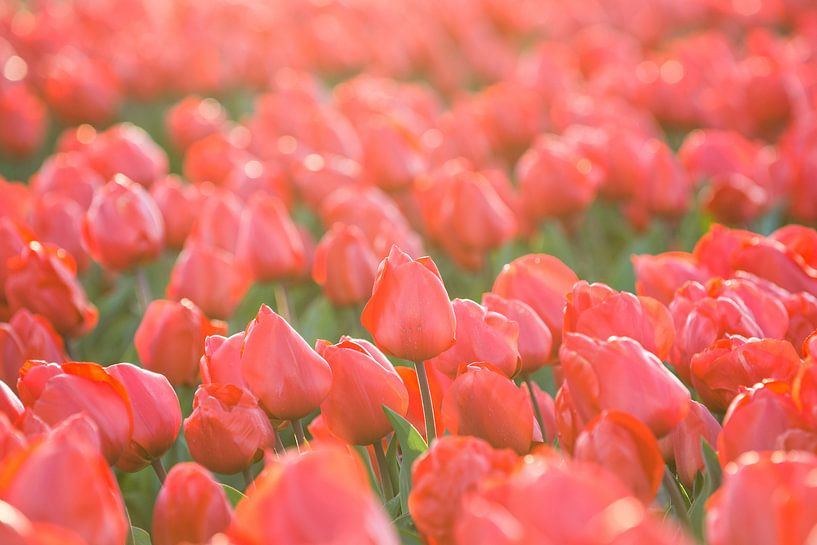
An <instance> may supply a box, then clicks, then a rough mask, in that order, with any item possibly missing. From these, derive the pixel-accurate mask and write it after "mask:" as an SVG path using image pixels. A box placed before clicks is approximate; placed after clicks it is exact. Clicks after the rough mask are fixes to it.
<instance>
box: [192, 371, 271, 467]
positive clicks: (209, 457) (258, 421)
mask: <svg viewBox="0 0 817 545" xmlns="http://www.w3.org/2000/svg"><path fill="white" fill-rule="evenodd" d="M184 438H185V439H186V440H187V446H188V447H189V449H190V455H191V456H192V457H193V459H194V460H195V461H197V462H198V463H200V464H201V465H203V466H204V467H206V468H208V469H210V470H211V471H215V472H217V473H225V474H230V473H238V472H240V471H243V470H244V469H246V468H248V467H249V466H250V465H251V464H252V463H253V462H255V461H257V460H259V459H261V456H262V454H263V450H264V449H265V448H268V447H271V446H272V444H273V442H274V441H275V435H274V432H273V429H272V425H271V424H270V422H269V418H267V415H266V414H264V411H262V410H261V409H260V408H259V407H258V402H257V401H256V400H255V398H254V397H253V396H252V395H250V393H249V392H247V391H246V390H243V389H241V388H239V387H238V386H234V385H232V384H205V385H202V386H199V387H198V389H197V390H196V395H195V397H194V398H193V412H192V413H191V414H190V416H188V417H187V418H186V419H185V421H184Z"/></svg>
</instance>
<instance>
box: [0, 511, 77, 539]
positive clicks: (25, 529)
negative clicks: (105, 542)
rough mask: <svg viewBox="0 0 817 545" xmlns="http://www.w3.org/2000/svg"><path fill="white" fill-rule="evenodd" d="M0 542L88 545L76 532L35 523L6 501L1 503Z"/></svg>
mask: <svg viewBox="0 0 817 545" xmlns="http://www.w3.org/2000/svg"><path fill="white" fill-rule="evenodd" d="M0 541H2V542H3V543H5V544H6V545H87V544H86V543H85V540H83V539H82V538H81V537H80V536H79V535H78V534H77V533H76V532H74V531H72V530H69V529H67V528H61V527H59V526H54V525H52V524H48V523H39V524H38V523H33V522H31V521H30V520H28V518H27V517H26V516H25V515H23V514H22V513H21V512H20V511H18V510H17V509H15V508H14V507H12V506H11V505H9V504H8V503H6V502H4V501H0Z"/></svg>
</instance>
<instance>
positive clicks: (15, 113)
mask: <svg viewBox="0 0 817 545" xmlns="http://www.w3.org/2000/svg"><path fill="white" fill-rule="evenodd" d="M16 58H18V59H20V57H16ZM4 60H5V53H4ZM47 119H48V113H47V111H46V108H45V105H43V103H42V102H41V101H40V99H39V98H37V95H36V94H35V93H34V92H33V89H31V88H30V87H29V86H28V85H24V84H21V83H18V84H9V83H8V82H7V81H6V80H5V78H4V81H3V84H2V85H0V152H2V153H3V155H7V156H10V157H17V158H20V159H22V158H24V157H28V156H29V155H31V154H32V153H34V152H35V151H36V150H37V149H39V148H40V146H42V144H43V138H44V137H45V132H46V127H47Z"/></svg>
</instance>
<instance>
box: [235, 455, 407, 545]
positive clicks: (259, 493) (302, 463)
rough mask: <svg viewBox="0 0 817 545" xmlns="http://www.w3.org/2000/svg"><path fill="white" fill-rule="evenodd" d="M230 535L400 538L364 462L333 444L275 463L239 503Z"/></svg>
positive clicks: (390, 544)
mask: <svg viewBox="0 0 817 545" xmlns="http://www.w3.org/2000/svg"><path fill="white" fill-rule="evenodd" d="M305 513H308V516H304V514H305ZM316 520H319V521H320V524H315V521H316ZM228 536H229V537H230V538H231V539H233V540H235V541H236V542H237V543H241V544H242V545H265V544H267V543H270V542H275V543H280V544H281V545H296V544H297V545H318V544H323V543H329V542H331V543H336V544H337V545H397V543H398V539H397V536H396V535H395V532H394V529H393V528H392V526H391V524H390V522H389V519H388V517H387V516H386V513H385V512H384V511H383V509H382V507H381V506H380V503H379V502H378V501H377V500H376V499H375V497H374V496H373V495H372V491H371V488H370V487H369V482H368V478H367V477H366V473H365V471H364V470H363V467H362V466H361V465H360V463H359V462H358V460H357V459H356V458H354V457H353V455H352V454H350V453H349V452H347V451H345V450H343V449H337V448H331V447H327V448H322V449H319V450H313V451H309V452H306V453H304V454H301V455H299V456H298V455H294V454H290V455H288V456H286V457H285V458H284V459H282V460H281V461H280V462H274V463H272V464H271V465H269V466H268V467H267V468H266V469H265V470H264V471H263V473H261V475H259V476H258V478H257V479H256V480H255V488H254V490H252V491H251V492H250V495H249V496H248V498H247V499H246V500H244V501H242V502H241V503H240V504H239V505H238V508H237V509H236V512H235V519H234V521H233V524H232V526H231V527H230V529H229V531H228Z"/></svg>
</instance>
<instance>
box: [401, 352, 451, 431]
mask: <svg viewBox="0 0 817 545" xmlns="http://www.w3.org/2000/svg"><path fill="white" fill-rule="evenodd" d="M395 370H396V371H397V374H398V375H400V378H402V379H403V384H405V385H406V390H407V391H408V396H409V403H408V412H407V413H406V420H408V421H409V422H410V423H411V425H412V426H414V428H415V429H416V430H417V431H419V432H420V435H422V436H423V438H425V439H426V442H428V434H426V423H425V419H424V416H423V396H422V393H421V392H420V381H419V380H418V379H417V371H416V370H415V369H413V368H411V367H396V368H395ZM426 371H427V373H428V386H429V390H430V394H431V404H432V409H433V411H434V424H435V426H436V430H435V431H436V435H435V437H440V436H442V435H443V434H444V433H445V426H444V425H443V421H442V417H441V415H440V412H441V411H442V404H443V396H444V395H445V390H446V389H448V386H450V384H451V382H452V381H451V379H450V378H448V377H447V376H445V375H444V374H442V373H441V372H439V371H438V370H437V369H435V368H434V367H428V369H427V370H426Z"/></svg>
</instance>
